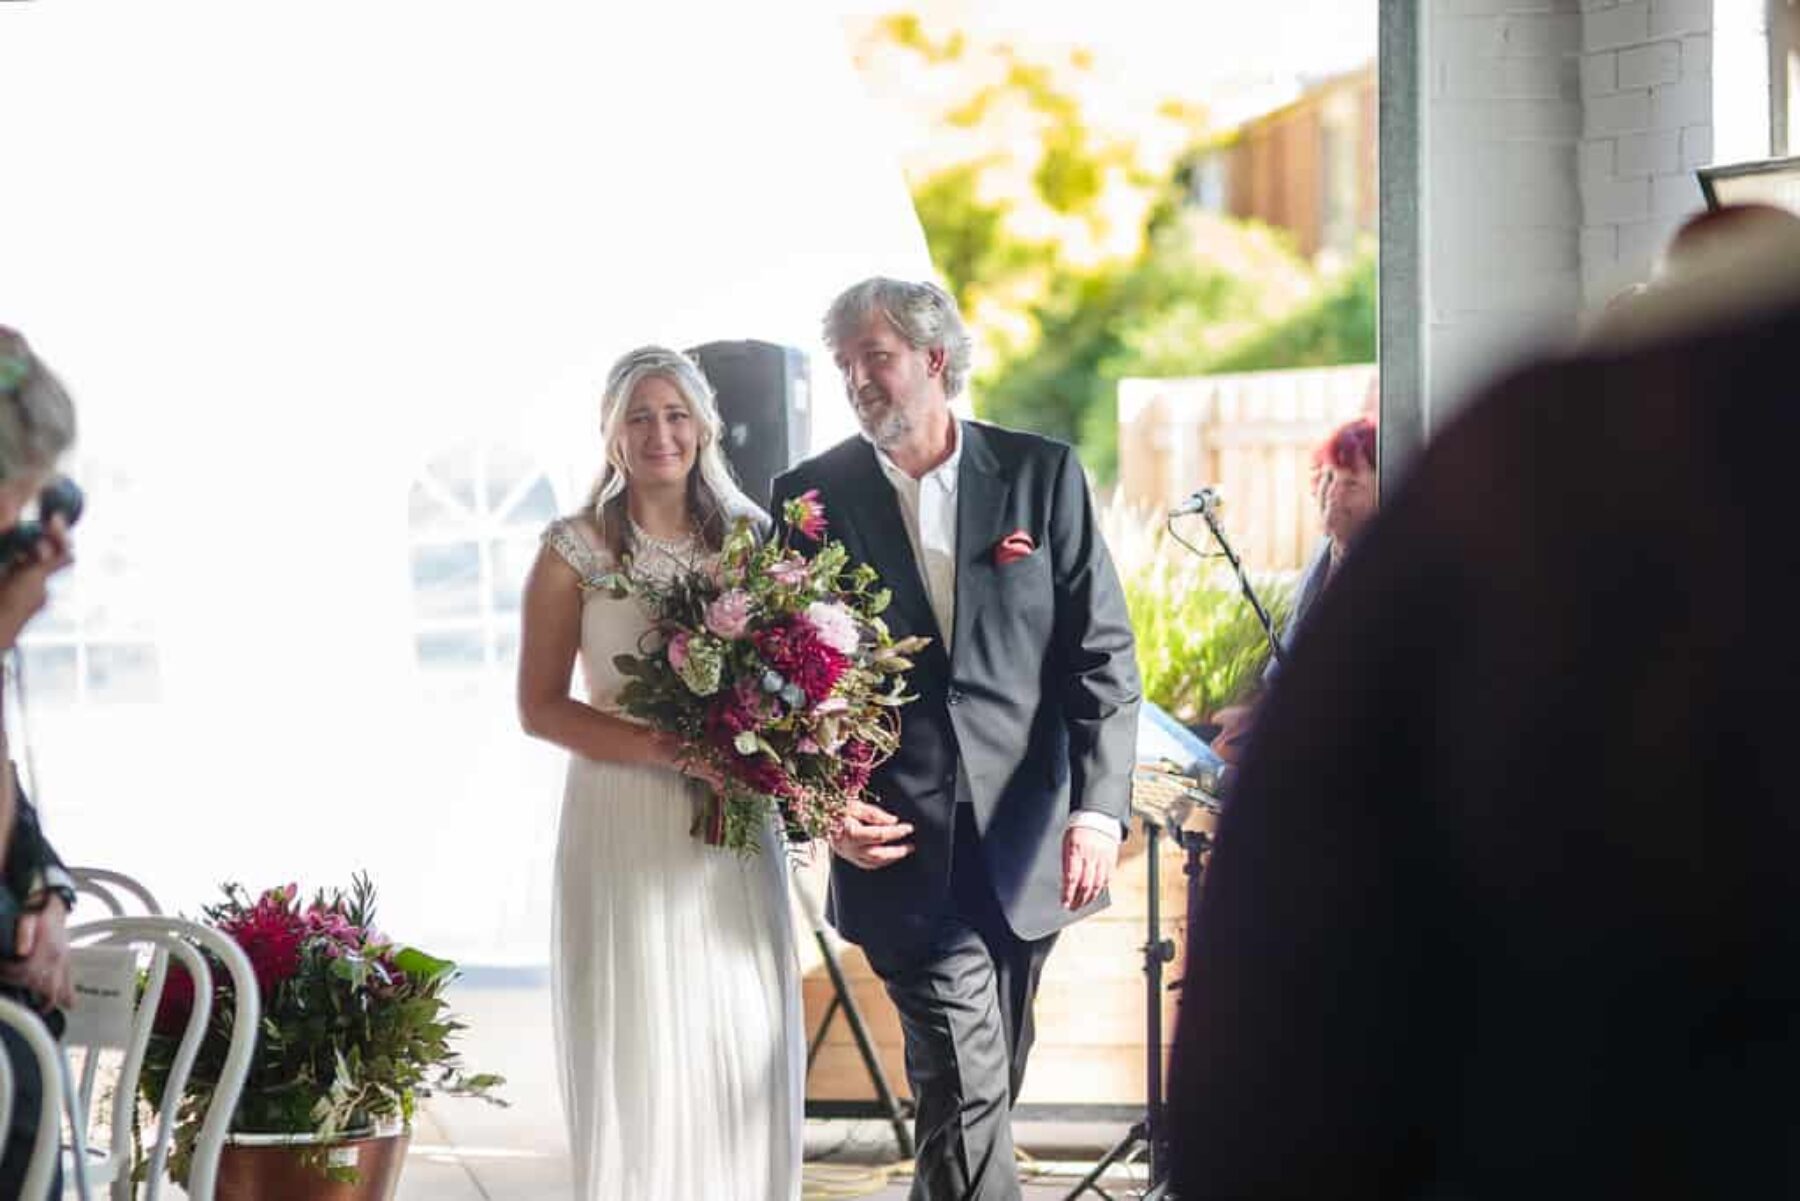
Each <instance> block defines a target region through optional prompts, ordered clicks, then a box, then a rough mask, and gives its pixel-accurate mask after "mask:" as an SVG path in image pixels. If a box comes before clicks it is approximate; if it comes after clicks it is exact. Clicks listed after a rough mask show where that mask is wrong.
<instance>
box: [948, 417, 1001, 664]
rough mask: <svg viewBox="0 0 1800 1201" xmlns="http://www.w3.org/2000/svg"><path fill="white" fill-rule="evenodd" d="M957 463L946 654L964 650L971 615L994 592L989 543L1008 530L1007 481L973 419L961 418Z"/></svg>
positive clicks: (972, 622) (978, 611)
mask: <svg viewBox="0 0 1800 1201" xmlns="http://www.w3.org/2000/svg"><path fill="white" fill-rule="evenodd" d="M961 428H962V436H963V448H962V465H961V468H960V469H959V470H958V471H957V474H956V619H955V620H956V634H955V638H954V640H953V644H952V646H951V648H950V650H951V656H952V658H953V659H954V657H955V656H957V655H960V654H962V653H964V649H965V648H966V647H967V646H968V645H969V640H970V637H971V635H972V634H973V632H974V629H975V621H976V619H977V618H979V617H980V616H981V610H982V608H983V606H985V605H986V604H987V602H988V599H989V598H990V597H991V596H993V594H994V582H995V581H994V572H995V570H996V568H995V565H994V547H995V545H996V544H997V543H998V542H999V541H1000V539H1001V538H1002V537H1004V536H1005V535H1006V534H1007V533H1008V532H1009V531H1008V530H1006V529H1004V528H1003V527H1004V526H1005V525H1006V521H1007V504H1006V500H1007V496H1008V495H1009V494H1010V493H1011V491H1012V481H1011V480H1010V479H1008V478H1007V477H1006V476H1005V475H1004V474H1003V473H1002V471H1001V468H1000V460H999V459H998V458H996V457H995V455H994V452H993V449H992V448H991V447H989V446H988V443H987V436H986V434H984V433H983V432H982V429H981V427H980V426H978V425H976V424H975V423H974V422H973V421H965V422H963V423H962V427H961Z"/></svg>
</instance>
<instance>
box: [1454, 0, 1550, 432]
mask: <svg viewBox="0 0 1800 1201" xmlns="http://www.w3.org/2000/svg"><path fill="white" fill-rule="evenodd" d="M1423 15H1424V22H1423V37H1422V40H1421V47H1422V49H1421V54H1422V57H1423V63H1422V69H1423V71H1424V76H1423V79H1422V80H1421V85H1422V86H1421V94H1422V99H1423V108H1424V112H1423V115H1422V125H1423V130H1424V133H1423V137H1424V142H1425V145H1424V148H1423V154H1422V159H1421V171H1422V174H1423V176H1424V178H1423V180H1422V184H1421V201H1422V204H1421V211H1422V220H1423V224H1424V288H1423V291H1424V305H1425V312H1424V314H1423V320H1424V327H1425V386H1424V389H1423V394H1424V398H1425V405H1426V410H1427V411H1426V414H1425V423H1426V428H1427V429H1430V428H1432V427H1433V426H1435V425H1437V424H1438V423H1440V422H1441V421H1442V419H1443V418H1444V417H1445V416H1446V415H1447V414H1448V413H1449V412H1450V411H1452V410H1453V409H1454V407H1455V406H1456V405H1457V404H1459V403H1461V401H1462V400H1463V399H1464V398H1466V396H1467V395H1468V393H1469V391H1470V390H1471V389H1472V388H1473V387H1475V386H1477V385H1478V384H1479V383H1480V382H1481V381H1482V380H1483V379H1484V378H1485V377H1486V376H1487V375H1488V374H1489V373H1490V372H1491V371H1493V370H1494V369H1495V368H1496V367H1497V365H1499V364H1500V363H1502V362H1504V361H1505V360H1506V359H1507V358H1508V357H1509V356H1510V355H1511V354H1513V353H1515V352H1516V351H1517V350H1518V349H1519V348H1521V347H1523V346H1525V345H1529V344H1531V343H1534V342H1535V341H1537V340H1539V339H1541V338H1543V337H1545V336H1547V335H1548V334H1549V333H1551V332H1553V331H1554V330H1556V329H1558V328H1559V327H1563V326H1566V324H1567V322H1568V319H1569V315H1570V314H1571V313H1572V312H1573V311H1574V310H1575V309H1576V307H1577V306H1578V305H1579V303H1580V299H1581V267H1580V258H1579V251H1578V245H1579V236H1578V235H1579V230H1580V227H1581V221H1582V214H1581V196H1580V194H1579V192H1578V190H1577V188H1576V183H1575V172H1574V162H1575V153H1576V144H1577V142H1578V141H1579V140H1580V136H1581V128H1582V104H1581V97H1580V91H1579V83H1578V69H1577V63H1576V59H1575V54H1576V52H1577V51H1578V49H1579V47H1580V42H1581V25H1582V15H1581V13H1580V11H1579V9H1578V6H1577V5H1576V3H1575V0H1426V3H1425V6H1424V8H1423Z"/></svg>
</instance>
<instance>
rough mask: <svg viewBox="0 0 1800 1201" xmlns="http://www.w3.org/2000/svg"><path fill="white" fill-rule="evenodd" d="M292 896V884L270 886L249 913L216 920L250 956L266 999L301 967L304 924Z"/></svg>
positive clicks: (304, 936)
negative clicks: (285, 886) (290, 886)
mask: <svg viewBox="0 0 1800 1201" xmlns="http://www.w3.org/2000/svg"><path fill="white" fill-rule="evenodd" d="M293 898H294V891H293V889H291V888H286V889H283V888H271V889H270V890H269V891H268V892H265V893H263V895H262V896H261V897H259V898H258V899H257V902H256V904H255V905H253V906H252V907H251V908H250V911H249V912H248V913H245V914H242V915H241V916H238V917H234V918H231V919H229V920H227V921H223V922H221V923H219V928H220V929H221V930H223V931H224V932H225V933H227V934H229V935H231V937H232V938H234V939H236V940H237V943H238V945H239V946H241V947H243V948H244V954H245V955H247V956H249V958H250V966H251V967H252V968H254V969H255V971H256V983H257V986H258V987H259V988H260V989H261V990H262V994H263V997H264V998H265V999H267V998H268V997H270V996H272V995H273V994H274V992H275V989H276V987H277V986H279V985H280V984H281V983H282V981H284V980H287V979H290V978H291V977H292V976H293V974H294V973H295V972H297V971H299V970H300V947H301V944H302V943H304V942H305V941H306V935H307V926H306V921H305V919H303V918H302V917H301V915H300V914H298V913H296V912H294V910H293V908H292V904H293Z"/></svg>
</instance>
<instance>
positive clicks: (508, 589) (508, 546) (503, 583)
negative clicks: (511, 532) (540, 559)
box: [488, 538, 538, 613]
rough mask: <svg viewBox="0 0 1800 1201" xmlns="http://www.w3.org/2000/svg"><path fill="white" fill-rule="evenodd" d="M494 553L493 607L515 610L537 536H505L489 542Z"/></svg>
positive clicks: (507, 611) (508, 610) (503, 611)
mask: <svg viewBox="0 0 1800 1201" xmlns="http://www.w3.org/2000/svg"><path fill="white" fill-rule="evenodd" d="M488 548H489V551H490V552H491V553H492V555H493V556H494V610H495V611H496V612H499V613H517V612H518V611H519V598H520V595H521V594H522V593H523V591H524V588H525V577H526V575H528V574H529V573H530V571H531V561H532V560H533V559H534V558H536V557H537V548H538V541H537V539H536V538H506V539H503V540H501V541H498V542H492V543H489V547H488Z"/></svg>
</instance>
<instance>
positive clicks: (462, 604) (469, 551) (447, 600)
mask: <svg viewBox="0 0 1800 1201" xmlns="http://www.w3.org/2000/svg"><path fill="white" fill-rule="evenodd" d="M412 567H413V606H414V609H415V610H416V611H417V613H418V614H419V616H420V617H426V618H432V617H475V616H478V615H479V614H480V613H481V552H480V548H479V547H477V546H476V544H475V543H473V542H453V543H451V544H450V545H448V546H415V547H413V552H412Z"/></svg>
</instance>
